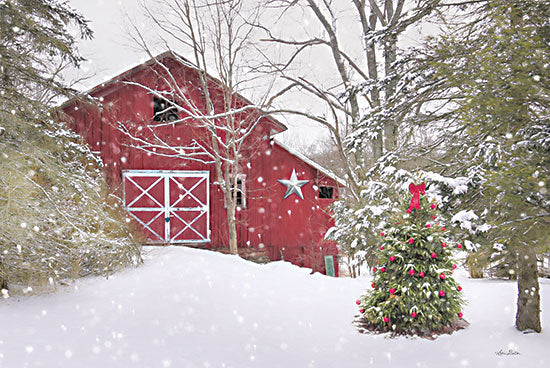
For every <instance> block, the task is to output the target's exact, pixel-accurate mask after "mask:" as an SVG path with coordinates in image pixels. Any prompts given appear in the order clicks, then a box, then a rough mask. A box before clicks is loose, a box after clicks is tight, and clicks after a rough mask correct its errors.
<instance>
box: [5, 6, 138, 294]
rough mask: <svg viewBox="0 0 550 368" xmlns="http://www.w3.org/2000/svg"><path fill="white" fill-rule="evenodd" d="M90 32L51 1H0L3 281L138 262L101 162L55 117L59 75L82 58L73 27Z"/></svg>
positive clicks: (61, 88)
mask: <svg viewBox="0 0 550 368" xmlns="http://www.w3.org/2000/svg"><path fill="white" fill-rule="evenodd" d="M69 25H76V29H78V30H80V32H81V35H82V36H86V37H88V36H91V34H92V33H91V30H90V29H89V28H88V26H87V23H86V21H85V20H84V18H82V16H81V15H79V14H77V13H76V12H74V11H73V10H72V9H70V8H69V7H68V5H67V4H66V3H65V2H59V1H55V0H32V1H30V0H17V1H15V0H5V1H0V223H1V224H2V226H1V227H0V284H1V285H0V286H1V287H2V295H3V296H4V297H7V296H8V292H7V287H8V285H9V286H10V289H12V290H14V289H16V287H23V291H29V290H31V289H32V288H36V287H37V286H38V287H40V286H47V285H50V286H51V285H55V284H56V283H57V282H61V281H66V280H71V279H74V278H76V277H79V276H84V275H88V274H110V273H112V272H114V271H115V270H117V269H118V268H120V267H122V266H124V265H127V264H132V263H136V262H138V261H139V253H140V250H139V248H138V247H137V245H136V243H135V242H134V241H133V240H132V239H131V237H130V235H129V231H128V228H127V227H126V226H125V225H124V220H123V219H124V214H123V213H122V209H121V208H120V205H119V203H118V202H119V200H117V199H116V198H114V197H109V198H111V199H110V200H106V199H107V198H108V191H107V188H106V184H105V182H104V180H103V178H102V177H101V171H100V170H101V167H100V164H101V163H100V162H98V161H97V160H96V159H95V158H94V157H93V155H92V154H91V153H90V151H89V149H88V148H87V147H86V146H85V145H84V144H82V140H81V138H80V137H78V136H77V135H75V134H74V133H73V132H72V131H70V130H69V129H68V128H67V127H66V126H65V125H63V124H61V123H56V122H55V121H54V119H53V117H54V116H53V114H52V113H51V112H50V111H52V110H51V109H52V101H53V100H55V99H56V98H57V99H59V98H61V97H68V96H71V91H70V89H69V88H67V87H66V86H65V85H64V82H63V80H62V79H60V77H59V74H60V71H61V70H62V69H63V68H65V67H66V66H69V65H70V66H78V65H79V63H80V61H82V58H81V57H80V56H79V55H78V53H77V50H76V40H75V38H74V37H73V36H72V35H71V32H69V29H68V28H69Z"/></svg>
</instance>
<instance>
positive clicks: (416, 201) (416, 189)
mask: <svg viewBox="0 0 550 368" xmlns="http://www.w3.org/2000/svg"><path fill="white" fill-rule="evenodd" d="M409 192H411V194H412V195H413V197H412V199H411V205H410V206H409V209H408V210H407V212H409V213H411V212H412V210H413V208H416V209H417V210H420V195H421V194H422V195H424V194H426V184H424V182H422V184H420V185H414V184H413V183H410V184H409Z"/></svg>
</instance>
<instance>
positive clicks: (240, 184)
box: [231, 175, 246, 208]
mask: <svg viewBox="0 0 550 368" xmlns="http://www.w3.org/2000/svg"><path fill="white" fill-rule="evenodd" d="M234 188H235V187H234V185H233V181H232V182H231V194H232V195H234V196H235V197H233V198H235V201H236V204H237V207H241V208H246V188H245V176H244V175H238V176H237V190H236V191H233V189H234Z"/></svg>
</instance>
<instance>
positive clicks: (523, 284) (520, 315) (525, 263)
mask: <svg viewBox="0 0 550 368" xmlns="http://www.w3.org/2000/svg"><path fill="white" fill-rule="evenodd" d="M518 256H519V259H518V306H517V312H516V328H517V329H518V330H519V331H525V330H534V331H536V332H541V325H540V293H539V279H538V273H537V257H536V254H535V253H534V251H533V250H532V249H531V248H529V247H528V246H525V247H522V248H521V249H520V251H519V254H518Z"/></svg>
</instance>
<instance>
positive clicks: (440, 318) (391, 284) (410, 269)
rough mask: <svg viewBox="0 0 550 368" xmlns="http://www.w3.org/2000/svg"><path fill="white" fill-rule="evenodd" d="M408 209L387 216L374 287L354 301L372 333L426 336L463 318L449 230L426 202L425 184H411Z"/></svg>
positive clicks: (381, 239) (454, 246)
mask: <svg viewBox="0 0 550 368" xmlns="http://www.w3.org/2000/svg"><path fill="white" fill-rule="evenodd" d="M409 190H410V192H411V194H412V199H411V203H410V206H409V209H408V210H406V211H405V210H403V211H400V213H398V214H397V215H396V217H395V218H392V219H389V220H388V223H387V225H386V226H385V228H384V230H383V231H382V232H381V233H380V247H379V249H378V250H377V252H376V257H377V259H378V264H377V266H376V267H373V273H374V279H373V283H372V285H371V287H372V289H370V290H369V291H367V292H366V293H365V294H364V295H362V296H361V297H360V298H359V299H358V300H357V305H358V306H359V312H360V313H361V317H362V318H361V321H362V324H364V325H366V326H367V328H368V329H369V330H372V331H380V332H386V331H393V332H395V333H404V334H409V333H410V334H415V333H417V334H426V333H432V332H437V331H443V330H447V331H449V329H450V330H452V329H454V327H456V326H457V322H458V320H459V319H461V318H462V311H461V310H462V306H463V305H464V301H463V299H462V293H461V290H462V288H461V286H460V285H459V284H458V283H457V282H456V281H455V280H454V279H453V277H452V275H453V271H454V270H455V269H456V267H457V266H456V263H455V261H454V260H453V258H452V253H453V251H454V250H457V249H460V248H462V245H461V244H452V243H451V240H450V235H449V231H448V230H447V229H446V228H445V226H444V225H443V224H442V223H441V221H440V218H439V217H438V208H437V203H435V202H431V203H430V201H428V199H427V198H426V197H425V196H424V195H425V184H424V183H422V184H420V185H414V184H413V183H411V184H410V185H409Z"/></svg>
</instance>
